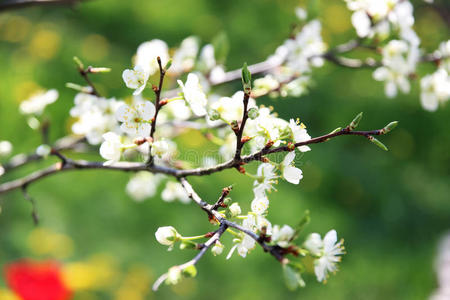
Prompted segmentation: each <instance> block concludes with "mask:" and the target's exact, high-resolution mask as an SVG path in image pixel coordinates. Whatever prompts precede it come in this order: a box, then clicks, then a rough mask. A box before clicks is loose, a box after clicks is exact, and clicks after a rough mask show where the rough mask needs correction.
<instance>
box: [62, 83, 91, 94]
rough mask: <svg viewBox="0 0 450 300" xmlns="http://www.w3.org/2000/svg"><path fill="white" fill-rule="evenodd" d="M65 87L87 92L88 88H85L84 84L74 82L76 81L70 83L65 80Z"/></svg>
mask: <svg viewBox="0 0 450 300" xmlns="http://www.w3.org/2000/svg"><path fill="white" fill-rule="evenodd" d="M66 88H69V89H73V90H76V91H79V92H82V93H87V92H89V89H88V88H86V87H84V86H81V85H79V84H76V83H72V82H67V83H66Z"/></svg>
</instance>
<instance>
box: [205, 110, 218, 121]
mask: <svg viewBox="0 0 450 300" xmlns="http://www.w3.org/2000/svg"><path fill="white" fill-rule="evenodd" d="M208 116H209V119H210V120H211V121H216V120H219V119H220V113H219V112H218V111H217V109H214V108H211V109H210V110H209V113H208Z"/></svg>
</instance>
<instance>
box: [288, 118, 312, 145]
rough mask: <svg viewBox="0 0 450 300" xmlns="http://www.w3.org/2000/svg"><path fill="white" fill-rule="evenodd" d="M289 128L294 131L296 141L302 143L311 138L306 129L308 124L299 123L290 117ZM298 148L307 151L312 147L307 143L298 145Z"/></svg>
mask: <svg viewBox="0 0 450 300" xmlns="http://www.w3.org/2000/svg"><path fill="white" fill-rule="evenodd" d="M289 128H290V129H291V131H292V136H293V139H294V142H295V143H302V142H306V141H309V140H310V139H311V136H310V135H309V134H308V132H307V131H306V126H305V125H304V124H303V123H301V124H300V125H298V124H297V122H295V121H294V119H290V120H289ZM297 149H298V150H300V152H307V151H310V150H311V148H310V147H309V146H307V145H303V146H300V147H297Z"/></svg>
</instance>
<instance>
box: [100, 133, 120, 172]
mask: <svg viewBox="0 0 450 300" xmlns="http://www.w3.org/2000/svg"><path fill="white" fill-rule="evenodd" d="M103 139H104V142H103V143H102V144H101V145H100V155H101V156H102V157H103V158H104V159H106V160H107V161H106V162H105V163H104V165H111V164H113V163H115V162H118V161H119V160H120V156H121V155H122V149H123V144H122V141H121V137H120V136H119V135H118V134H116V133H114V132H107V133H105V134H104V135H103Z"/></svg>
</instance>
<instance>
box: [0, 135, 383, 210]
mask: <svg viewBox="0 0 450 300" xmlns="http://www.w3.org/2000/svg"><path fill="white" fill-rule="evenodd" d="M384 133H385V131H384V130H383V129H378V130H371V131H352V130H350V129H349V128H348V127H346V128H344V129H342V130H340V131H337V132H333V133H329V134H326V135H322V136H319V137H316V138H313V139H310V140H307V141H304V142H299V143H295V144H293V146H294V147H300V146H305V145H310V144H317V143H323V142H326V141H328V140H330V139H332V138H335V137H337V136H341V135H359V136H364V137H366V138H369V137H370V136H373V135H382V134H384ZM291 147H292V146H291ZM291 150H292V149H289V146H280V147H276V148H263V149H262V150H260V151H258V152H256V153H253V154H250V155H246V156H243V157H241V159H240V160H239V161H235V160H234V159H231V160H229V161H227V162H224V163H222V164H218V165H216V166H214V167H210V168H196V169H188V170H179V169H174V168H170V167H165V166H158V165H154V164H153V165H151V166H149V165H147V164H143V163H133V162H118V163H115V164H112V165H107V166H105V165H104V164H103V163H102V162H91V161H83V160H80V161H74V160H71V159H66V163H65V164H62V163H57V164H55V165H53V166H50V167H48V168H47V169H44V170H39V171H36V172H34V173H31V174H30V175H28V176H25V177H23V178H19V179H16V180H13V181H9V182H6V183H3V184H1V185H0V194H2V193H5V192H8V191H11V190H14V189H17V188H20V187H22V186H24V185H28V184H30V183H32V182H34V181H37V180H40V179H42V178H44V177H47V176H49V175H52V174H55V173H58V172H61V171H69V170H89V169H107V170H118V171H130V172H137V171H148V172H152V173H155V174H156V173H161V174H166V175H170V176H174V177H177V178H180V180H181V182H182V183H183V178H184V177H187V176H203V175H208V174H213V173H217V172H220V171H222V170H225V169H231V168H236V167H239V166H240V165H241V164H242V163H248V162H251V161H259V160H261V159H262V158H263V156H264V155H268V154H271V153H277V152H286V151H291ZM184 180H185V179H184ZM191 194H192V195H193V197H194V201H195V200H196V199H197V200H198V201H201V199H200V197H198V195H197V196H195V192H194V191H193V190H192V191H191ZM196 202H197V201H196Z"/></svg>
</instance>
